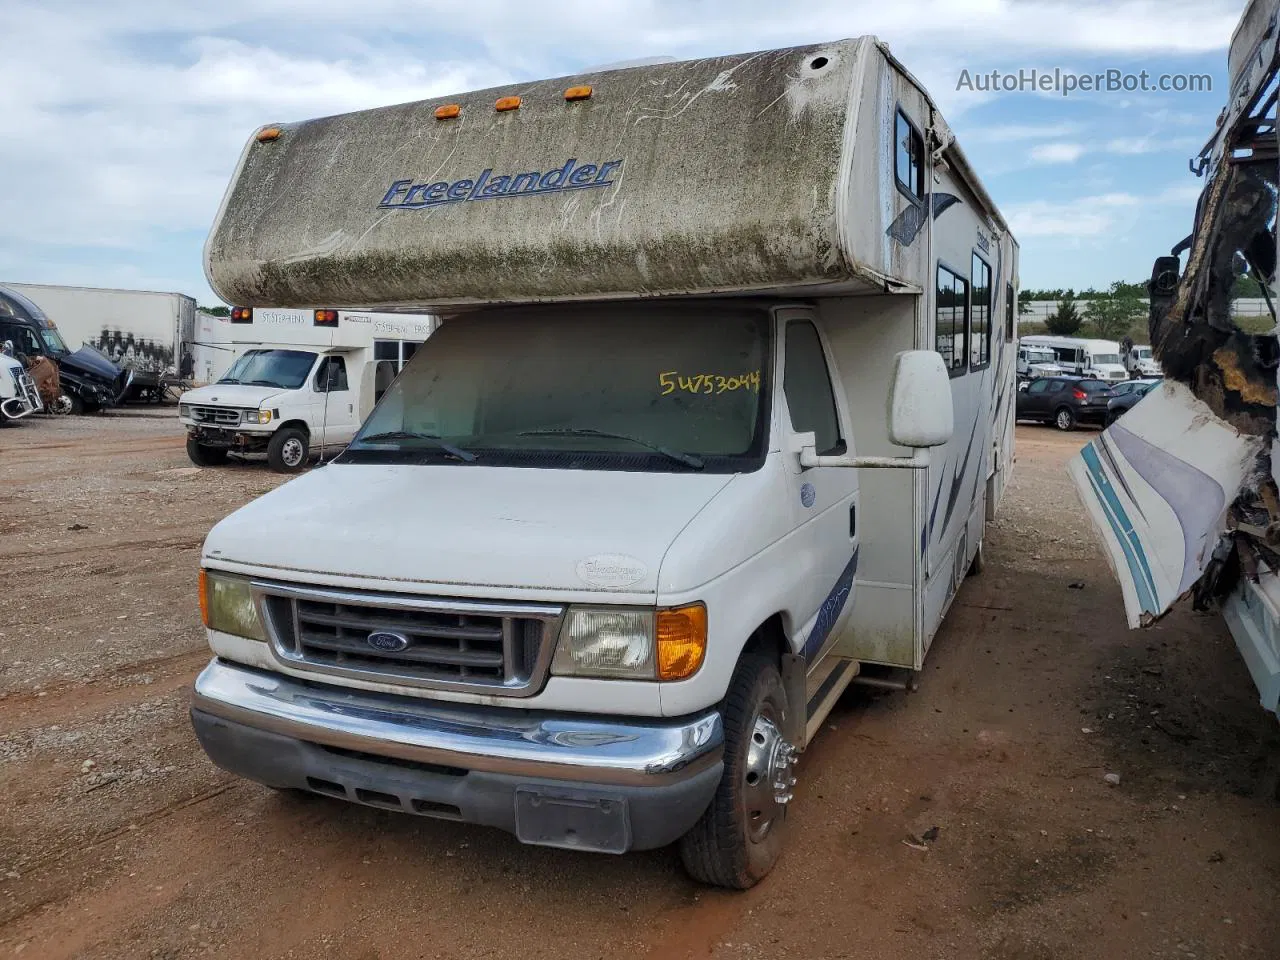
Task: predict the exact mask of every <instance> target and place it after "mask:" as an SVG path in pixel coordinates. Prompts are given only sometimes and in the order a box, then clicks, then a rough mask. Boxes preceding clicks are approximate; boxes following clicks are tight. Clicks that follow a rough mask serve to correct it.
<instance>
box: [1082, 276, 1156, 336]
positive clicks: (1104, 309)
mask: <svg viewBox="0 0 1280 960" xmlns="http://www.w3.org/2000/svg"><path fill="white" fill-rule="evenodd" d="M1146 312H1147V305H1146V303H1145V301H1144V300H1143V299H1142V297H1141V296H1140V295H1139V294H1138V293H1137V284H1132V283H1123V282H1121V281H1117V282H1115V283H1113V284H1111V287H1110V289H1109V290H1108V291H1107V294H1106V296H1105V297H1099V298H1097V299H1095V300H1091V301H1089V307H1088V309H1087V310H1086V311H1085V320H1087V321H1088V323H1089V326H1091V327H1092V328H1093V331H1094V333H1096V334H1097V335H1098V337H1099V338H1100V339H1102V340H1119V339H1120V338H1121V337H1122V336H1124V335H1125V334H1126V333H1128V332H1129V331H1130V330H1131V329H1132V328H1133V326H1134V324H1135V323H1137V321H1138V320H1139V318H1141V317H1142V316H1144V315H1145V314H1146Z"/></svg>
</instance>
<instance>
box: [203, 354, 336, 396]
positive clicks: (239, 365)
mask: <svg viewBox="0 0 1280 960" xmlns="http://www.w3.org/2000/svg"><path fill="white" fill-rule="evenodd" d="M315 359H316V355H315V354H314V353H311V352H310V351H307V350H249V351H247V352H246V353H245V354H243V355H242V356H241V357H240V359H239V360H237V361H236V362H235V363H233V364H232V365H231V369H230V370H228V371H227V373H226V376H224V377H223V378H222V379H221V380H219V381H218V382H219V383H243V384H246V385H248V386H255V387H279V388H280V389H281V390H297V389H298V388H299V387H300V386H302V385H303V384H304V383H306V382H307V374H309V373H310V372H311V365H312V364H313V363H315Z"/></svg>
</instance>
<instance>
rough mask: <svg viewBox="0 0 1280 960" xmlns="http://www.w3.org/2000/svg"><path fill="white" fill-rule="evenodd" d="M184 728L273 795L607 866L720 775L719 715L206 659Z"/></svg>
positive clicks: (690, 810)
mask: <svg viewBox="0 0 1280 960" xmlns="http://www.w3.org/2000/svg"><path fill="white" fill-rule="evenodd" d="M191 719H192V724H193V726H194V727H195V731H196V735H197V737H198V738H199V740H200V743H201V745H202V746H203V747H204V749H205V752H206V753H207V754H208V755H209V756H210V758H211V759H212V760H213V761H214V762H215V763H216V764H218V766H220V767H222V768H224V769H226V770H229V771H231V772H232V773H236V774H239V775H240V776H244V777H248V778H250V779H253V780H257V781H259V782H262V783H266V784H268V785H270V786H274V787H287V788H293V789H300V790H310V791H311V792H314V793H321V794H326V795H329V796H335V797H339V798H341V799H345V800H349V801H352V802H355V803H363V804H366V805H368V806H376V807H382V808H386V809H394V810H400V811H403V812H406V813H415V814H419V815H424V816H434V817H444V818H446V819H453V820H462V821H465V822H468V823H479V824H485V825H488V826H494V827H498V828H500V829H504V830H507V831H508V832H510V833H514V834H516V836H517V837H519V839H520V840H522V841H523V842H525V843H533V844H540V845H544V846H555V847H571V848H575V849H580V850H595V851H599V852H606V853H622V852H624V851H626V850H636V849H639V850H643V849H651V848H654V847H660V846H664V845H665V844H668V843H670V842H672V841H673V840H675V839H676V838H678V837H679V836H681V835H683V834H684V833H685V832H687V831H688V830H689V829H690V828H691V827H692V826H693V824H694V823H695V822H696V821H697V820H698V818H699V817H700V816H701V815H702V812H703V811H704V810H705V809H706V807H707V805H708V804H709V803H710V801H711V798H712V796H713V795H714V793H715V790H716V788H717V787H718V785H719V783H720V779H721V776H722V773H723V769H724V764H723V753H724V728H723V725H722V722H721V718H720V714H719V713H718V712H716V711H714V710H713V711H708V712H706V713H703V714H700V715H697V716H694V717H689V718H684V719H680V720H672V721H663V720H653V721H649V720H627V721H611V720H606V719H601V718H599V717H591V716H575V715H572V714H563V713H557V714H552V713H543V712H538V711H533V710H525V709H519V708H516V707H488V706H471V705H465V704H446V703H442V702H439V701H431V700H424V699H420V698H416V697H403V696H393V695H389V694H377V693H367V692H364V691H357V690H349V689H345V688H342V687H336V686H330V685H327V684H317V683H311V682H306V681H299V680H294V679H292V678H290V677H285V676H281V675H279V674H274V673H268V672H264V671H261V670H255V669H250V668H248V667H242V666H239V665H237V664H233V663H230V662H227V661H223V660H216V659H215V660H214V661H213V662H212V663H210V664H209V666H208V667H206V668H205V670H204V671H203V672H202V673H201V674H200V676H199V677H198V678H197V680H196V684H195V693H194V697H193V699H192V705H191Z"/></svg>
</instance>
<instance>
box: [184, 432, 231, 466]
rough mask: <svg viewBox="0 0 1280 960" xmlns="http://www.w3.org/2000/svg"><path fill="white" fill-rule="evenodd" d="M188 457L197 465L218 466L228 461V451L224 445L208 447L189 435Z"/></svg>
mask: <svg viewBox="0 0 1280 960" xmlns="http://www.w3.org/2000/svg"><path fill="white" fill-rule="evenodd" d="M187 459H189V460H190V461H191V462H192V463H194V464H195V465H196V466H197V467H216V466H218V465H219V464H222V463H226V461H227V451H226V450H224V449H223V448H222V447H208V446H205V445H204V444H203V443H199V442H198V441H197V440H196V438H195V437H187Z"/></svg>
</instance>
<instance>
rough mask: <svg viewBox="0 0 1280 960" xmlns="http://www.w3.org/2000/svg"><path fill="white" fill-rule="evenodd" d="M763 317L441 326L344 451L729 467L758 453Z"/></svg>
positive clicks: (578, 465) (521, 319)
mask: <svg viewBox="0 0 1280 960" xmlns="http://www.w3.org/2000/svg"><path fill="white" fill-rule="evenodd" d="M769 328H770V322H769V315H768V313H767V312H765V311H763V310H757V309H747V308H736V309H735V308H729V307H725V306H715V305H707V306H698V307H692V306H687V305H667V304H663V305H658V304H643V305H625V306H624V305H615V306H609V307H600V306H595V305H593V306H564V307H555V308H540V309H536V310H532V309H529V310H504V311H501V312H494V313H488V314H481V315H476V316H471V317H463V318H459V319H456V320H452V321H449V322H447V323H445V324H443V325H442V326H441V327H440V329H439V330H438V331H437V332H436V333H434V334H432V336H431V339H430V340H428V341H427V342H426V344H425V345H424V346H423V347H422V348H420V349H419V350H418V352H417V354H416V355H415V356H414V358H413V360H412V361H411V362H410V363H409V365H408V366H406V367H405V369H404V371H403V372H402V373H401V374H400V376H399V377H398V378H397V379H396V381H395V382H394V383H393V384H392V385H391V387H390V389H388V391H387V393H386V395H385V396H384V397H383V399H382V401H381V402H380V403H379V405H378V407H377V408H376V409H375V410H374V412H373V414H372V415H371V416H370V417H369V419H368V421H367V422H366V423H365V425H364V427H363V429H362V430H361V431H360V433H359V434H358V435H357V436H356V439H355V441H354V442H353V443H352V445H351V446H350V447H349V448H348V451H347V454H346V455H345V456H344V458H343V459H344V460H347V461H351V460H360V461H362V462H368V461H369V460H370V459H387V458H392V459H398V460H400V461H401V462H403V461H404V460H405V459H406V457H408V458H409V459H412V460H413V461H414V462H419V461H422V460H429V461H431V462H443V461H446V460H447V461H453V462H458V461H462V460H468V459H476V460H478V461H479V462H480V463H482V464H494V463H503V464H507V465H521V466H546V467H560V468H570V469H620V470H702V469H705V470H709V471H717V470H718V471H720V472H733V471H739V470H742V469H744V468H746V466H747V465H746V464H745V461H746V460H748V459H751V460H757V459H758V460H759V461H761V462H763V455H764V436H765V432H766V430H765V428H766V425H767V417H766V416H765V414H764V410H765V409H766V408H765V400H764V398H765V397H767V395H768V383H767V373H766V371H767V368H768V334H767V331H768V330H769Z"/></svg>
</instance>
